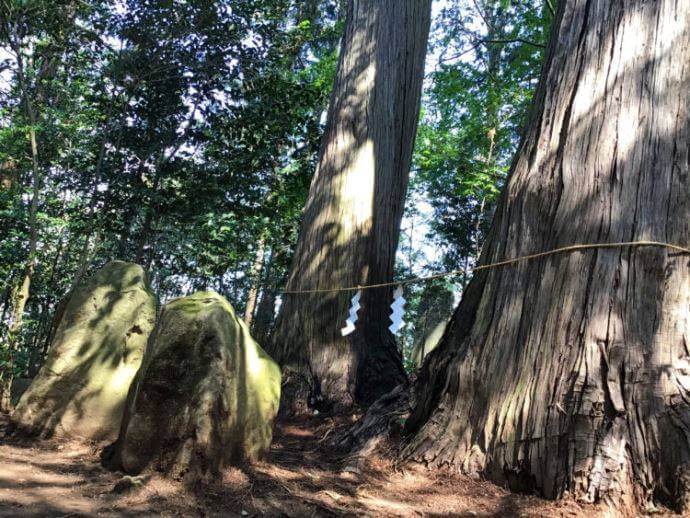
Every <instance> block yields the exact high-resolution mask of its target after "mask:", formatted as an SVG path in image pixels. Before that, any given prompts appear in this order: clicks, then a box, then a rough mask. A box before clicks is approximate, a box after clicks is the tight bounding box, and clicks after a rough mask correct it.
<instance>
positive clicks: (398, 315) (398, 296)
mask: <svg viewBox="0 0 690 518" xmlns="http://www.w3.org/2000/svg"><path fill="white" fill-rule="evenodd" d="M405 302H406V300H405V297H403V288H402V286H398V287H397V288H396V289H395V291H394V292H393V304H391V309H392V310H393V313H392V314H391V316H390V319H391V321H392V322H393V323H392V324H391V325H390V326H388V329H390V332H391V333H393V334H397V333H398V331H399V330H400V328H401V327H402V326H404V325H405V321H404V320H403V316H404V315H405Z"/></svg>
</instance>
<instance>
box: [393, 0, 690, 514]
mask: <svg viewBox="0 0 690 518" xmlns="http://www.w3.org/2000/svg"><path fill="white" fill-rule="evenodd" d="M548 54H549V57H548V58H547V61H546V64H545V66H544V70H543V72H542V78H541V86H540V88H539V90H538V92H537V95H536V97H535V107H534V109H533V113H532V117H531V123H530V125H529V128H528V130H527V132H526V134H525V136H524V139H523V142H522V144H521V147H520V149H519V152H518V154H517V156H516V159H515V161H514V163H513V167H512V171H511V176H510V181H509V183H508V185H507V187H506V189H505V190H504V193H503V197H502V200H501V202H500V204H499V207H498V209H497V211H496V215H495V217H494V221H493V225H492V229H491V232H490V233H489V237H488V239H487V242H486V244H485V246H484V250H483V252H482V256H481V260H480V262H481V263H483V264H487V263H491V262H495V261H497V260H501V259H504V258H509V257H516V256H521V255H525V254H530V253H533V252H538V251H544V250H549V249H553V248H556V247H560V246H565V245H571V244H575V243H607V242H608V243H614V242H622V241H633V240H656V241H665V242H669V243H676V244H680V245H685V246H687V245H688V243H689V239H688V238H689V237H690V217H689V216H690V184H689V180H688V169H689V166H688V163H689V160H690V156H689V149H688V147H689V143H690V127H689V126H690V124H689V120H688V91H690V60H688V56H689V55H690V10H689V9H688V8H687V5H685V4H683V3H682V2H677V1H674V0H659V1H656V2H648V1H644V0H628V1H623V0H611V1H609V2H594V1H591V0H565V1H562V2H559V9H558V12H557V15H556V18H555V20H554V26H553V32H552V36H551V42H550V45H549V52H548ZM689 259H690V258H689V257H688V255H687V254H682V253H677V252H674V251H672V250H669V249H666V248H662V247H621V248H610V249H595V250H586V251H579V252H573V253H565V254H558V255H552V256H549V257H546V258H543V259H539V260H534V261H528V262H522V263H518V264H516V265H513V266H509V267H503V268H495V269H490V270H484V271H479V272H477V274H476V275H475V277H474V278H473V279H472V281H471V282H470V284H469V286H468V287H467V290H466V292H465V294H464V297H463V300H462V302H461V303H460V305H459V307H458V308H457V309H456V312H455V314H454V316H453V319H452V320H451V322H450V324H449V327H448V329H447V330H446V333H445V335H444V338H443V340H442V343H441V345H440V346H439V348H438V349H437V350H436V351H434V353H432V354H431V355H430V356H429V358H428V360H427V361H426V362H425V364H424V367H423V370H422V373H421V375H420V380H419V383H418V384H417V405H416V408H415V411H414V412H413V415H412V416H411V417H410V419H409V420H408V423H407V428H408V431H409V432H411V433H413V436H412V437H411V439H410V443H409V444H408V447H407V450H406V454H407V455H409V456H411V457H412V458H415V459H417V460H419V461H423V462H426V463H427V464H429V465H431V466H441V465H444V464H448V465H452V466H455V467H458V468H460V469H462V470H464V471H466V472H483V473H484V474H485V475H486V476H488V477H489V478H491V479H494V480H500V481H507V482H508V483H509V484H510V485H511V486H512V487H513V488H515V489H526V490H536V491H539V492H541V493H543V494H544V495H546V496H547V497H558V496H561V495H563V494H564V493H565V492H566V491H568V492H569V493H570V494H573V495H576V496H578V497H583V498H585V499H589V500H595V499H598V498H602V497H607V498H614V499H617V497H622V499H623V501H625V502H629V503H632V501H633V500H637V501H638V502H649V500H650V499H652V497H654V496H655V495H656V496H662V495H663V496H665V497H666V498H669V497H670V498H680V500H681V502H680V503H682V501H683V500H684V499H687V495H688V493H687V491H688V489H690V486H689V485H688V484H686V483H685V482H684V480H687V479H688V469H689V466H690V442H689V438H690V405H689V404H688V401H689V397H690V393H689V392H688V389H690V376H689V374H690V370H689V366H690V350H689V349H688V348H689V346H690V314H689V310H688V307H689V304H690V260H689Z"/></svg>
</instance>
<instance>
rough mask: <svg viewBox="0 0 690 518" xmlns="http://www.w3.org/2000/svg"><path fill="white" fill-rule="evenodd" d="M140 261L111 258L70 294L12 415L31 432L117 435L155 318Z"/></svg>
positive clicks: (89, 436) (97, 437) (152, 298)
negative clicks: (42, 358) (45, 352)
mask: <svg viewBox="0 0 690 518" xmlns="http://www.w3.org/2000/svg"><path fill="white" fill-rule="evenodd" d="M156 306H157V304H156V298H155V296H154V295H153V293H152V292H151V290H150V289H149V285H148V281H147V278H146V274H145V272H144V270H143V269H142V268H141V266H139V265H136V264H132V263H125V262H122V261H113V262H110V263H108V264H106V265H105V266H104V267H103V268H101V269H100V270H99V271H98V272H97V273H96V274H95V275H94V276H93V277H92V278H90V279H89V280H88V281H86V282H85V283H84V284H82V285H81V286H79V287H77V288H76V289H75V290H74V292H73V293H72V294H71V295H70V296H69V299H68V302H67V304H66V306H65V308H64V313H63V314H62V316H61V317H59V322H57V328H56V332H55V337H54V339H53V342H52V344H51V347H50V350H49V352H48V358H47V359H46V363H45V365H43V367H42V368H41V370H40V371H39V373H38V375H37V376H36V377H35V378H34V381H33V383H32V384H31V386H30V387H29V388H28V390H27V391H26V392H25V393H24V394H23V395H22V397H21V399H20V400H19V403H18V404H17V407H16V409H15V411H14V412H13V414H12V416H11V419H12V422H13V425H14V426H15V428H17V429H19V430H20V431H22V432H25V433H28V434H41V435H43V436H49V435H52V434H53V433H57V434H61V435H70V436H76V437H81V438H85V439H93V440H106V439H107V440H113V439H115V438H116V437H117V434H118V431H119V429H120V425H121V422H122V415H123V413H124V407H125V401H126V398H127V393H128V390H129V386H130V384H131V382H132V379H133V378H134V376H135V374H136V372H137V371H138V369H139V367H140V365H141V360H142V358H143V354H144V350H145V348H146V341H147V339H148V336H149V334H150V332H151V330H152V329H153V327H154V325H155V320H156V310H157V307H156Z"/></svg>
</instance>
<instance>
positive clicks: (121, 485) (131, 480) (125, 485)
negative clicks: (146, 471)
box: [112, 475, 148, 493]
mask: <svg viewBox="0 0 690 518" xmlns="http://www.w3.org/2000/svg"><path fill="white" fill-rule="evenodd" d="M147 479H148V477H146V476H143V475H140V476H138V477H130V476H129V475H125V476H124V477H122V478H121V479H120V480H118V481H117V482H115V486H114V487H113V491H112V492H113V493H124V492H126V491H131V490H132V489H135V488H139V487H143V486H144V484H145V483H146V480H147Z"/></svg>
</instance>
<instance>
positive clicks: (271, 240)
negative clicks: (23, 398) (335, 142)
mask: <svg viewBox="0 0 690 518" xmlns="http://www.w3.org/2000/svg"><path fill="white" fill-rule="evenodd" d="M2 9H3V13H2V15H3V19H2V22H3V23H2V26H1V27H0V44H1V51H0V52H1V53H2V54H0V58H1V59H2V61H1V62H0V63H1V64H2V76H1V77H2V84H1V85H0V86H1V88H0V96H1V98H0V167H1V175H2V190H1V191H0V218H1V219H2V225H0V233H1V239H0V243H1V244H0V269H1V272H0V313H1V315H2V319H1V327H0V341H1V342H2V343H3V344H8V343H9V342H10V341H11V342H13V346H12V348H13V349H14V353H13V354H12V356H13V369H14V371H15V372H14V373H15V375H17V376H22V375H29V376H32V375H33V374H35V373H36V372H37V369H38V367H39V366H40V364H41V363H42V359H43V358H44V357H45V354H46V351H47V348H48V346H49V343H50V340H51V336H50V330H51V325H50V322H51V318H52V314H53V313H54V311H55V308H56V307H57V305H58V303H59V302H60V300H62V299H63V298H64V297H65V296H66V294H67V293H68V292H69V291H70V290H71V289H73V287H74V286H75V285H77V284H78V283H79V280H80V279H82V278H83V277H84V276H85V275H87V274H88V273H90V272H91V271H92V270H94V269H96V268H98V267H100V266H101V265H103V264H104V263H105V262H107V261H109V260H114V259H117V260H128V261H134V262H137V263H139V264H141V265H142V266H144V267H145V268H146V269H147V270H148V271H149V272H150V276H151V282H152V286H153V289H154V291H155V292H156V293H157V294H158V296H159V298H160V299H161V300H167V299H169V298H171V297H175V296H178V295H184V294H190V293H192V292H193V291H196V290H199V289H214V290H216V291H218V292H219V293H221V294H223V295H225V296H226V297H227V298H228V300H230V301H231V302H232V304H233V306H235V307H236V308H237V309H238V311H240V312H245V310H246V306H247V304H248V301H251V302H250V303H251V304H253V306H254V307H251V308H250V310H251V312H252V315H253V319H254V323H253V326H254V333H255V334H256V335H257V336H258V337H259V339H261V338H262V337H266V336H267V335H268V333H269V332H270V329H271V326H272V323H273V318H274V316H275V315H274V313H275V311H274V310H275V307H276V305H277V304H280V297H279V291H280V290H281V289H282V288H283V287H284V285H285V282H286V280H287V270H288V267H289V265H290V262H291V258H292V253H293V251H294V246H295V243H296V239H297V231H298V225H299V221H300V217H301V211H302V209H303V207H304V204H305V201H306V196H307V191H308V188H309V184H310V181H311V177H312V175H313V173H314V169H315V166H316V159H317V153H318V149H319V145H320V138H321V135H322V132H323V127H324V122H325V121H324V113H325V109H326V108H327V105H328V100H329V96H330V92H331V87H332V84H333V77H334V74H335V69H336V65H337V59H338V51H339V38H340V35H341V34H342V31H343V26H344V16H345V6H344V3H343V2H337V1H310V2H292V1H288V0H260V1H257V0H251V1H249V0H242V1H235V0H233V1H226V2H210V1H208V2H206V1H194V2H183V3H172V2H168V1H157V0H153V1H151V0H146V1H138V0H131V1H130V0H127V1H123V2H107V1H104V2H100V1H89V2H48V1H40V0H31V1H13V0H7V1H6V2H3V4H2ZM551 17H552V13H551V11H550V10H549V8H548V6H546V5H545V4H543V2H540V1H537V0H535V1H534V2H520V3H516V4H514V5H513V4H509V3H506V2H501V1H485V2H480V3H478V4H477V5H473V3H471V2H464V1H460V0H457V1H452V2H439V4H438V5H435V6H434V20H433V27H432V34H431V37H430V42H429V52H428V57H427V64H426V69H427V72H426V75H425V80H424V93H423V106H422V119H421V123H420V127H419V130H418V138H417V142H416V147H415V154H414V159H413V165H412V173H411V184H410V189H409V192H408V195H407V202H406V204H405V207H406V209H405V217H404V220H403V230H402V233H401V238H400V247H399V252H398V260H397V263H396V275H397V276H398V277H406V276H409V275H411V274H412V275H419V274H423V273H428V272H431V271H438V270H445V269H462V268H464V269H466V271H467V274H466V275H463V276H462V277H461V278H453V279H448V282H449V283H450V284H448V283H442V284H438V283H430V284H427V285H420V286H414V287H412V288H411V289H412V290H413V291H412V292H411V293H410V294H409V295H408V297H407V298H408V299H409V303H408V308H407V310H408V315H409V316H408V318H407V320H408V321H409V322H410V324H409V325H407V326H406V328H405V329H404V330H403V335H402V337H401V342H400V344H399V347H400V348H401V350H402V351H404V355H405V358H411V350H412V346H413V341H414V336H416V335H419V336H421V334H423V330H422V328H423V327H424V324H422V325H416V324H415V322H419V321H421V322H425V321H426V317H425V316H424V314H423V313H424V308H425V307H426V306H429V304H431V305H433V304H434V302H433V301H434V300H436V299H438V297H439V296H442V297H443V295H439V294H442V293H450V292H452V293H454V296H455V298H457V297H459V296H460V293H461V291H462V286H464V285H465V284H466V282H467V279H468V278H469V276H470V275H471V267H472V264H473V263H474V261H475V259H476V256H477V253H478V250H479V248H480V244H481V241H482V235H483V233H484V231H485V230H486V227H487V224H488V221H489V220H490V215H491V212H492V207H493V203H494V201H495V199H496V196H497V193H498V191H499V189H500V186H501V185H502V183H503V181H504V178H505V174H506V171H507V167H508V164H509V161H510V156H511V154H512V152H513V151H514V149H515V147H516V145H517V142H518V139H519V132H520V128H521V125H522V124H523V123H524V120H525V117H526V110H527V106H528V103H529V99H530V97H531V92H532V90H533V88H534V86H535V84H536V80H537V78H538V75H539V68H540V65H541V59H542V56H543V50H544V45H545V40H546V36H547V34H546V33H547V29H548V24H549V21H550V19H551ZM34 141H35V148H34V147H32V142H34ZM27 265H31V268H32V272H31V281H30V286H29V288H28V293H27V296H26V297H25V299H24V301H23V304H25V306H23V307H22V308H21V309H22V311H21V313H22V314H21V315H19V314H17V311H16V306H17V296H18V295H19V292H20V291H21V287H22V284H23V283H24V281H25V277H26V271H27ZM20 305H22V303H20ZM418 307H419V308H421V309H418ZM450 310H451V307H450V306H449V305H445V306H444V307H443V308H442V310H441V312H442V313H443V314H444V315H445V316H444V317H443V318H446V317H447V316H449V314H450ZM417 311H421V319H417V318H415V317H414V315H416V313H417ZM18 320H20V321H21V323H20V325H17V324H18V322H17V321H18ZM336 325H339V323H338V324H336ZM13 327H16V333H15V334H16V336H15V337H14V338H12V337H11V336H10V335H11V334H12V333H11V329H12V328H13ZM420 333H421V334H420ZM2 351H3V352H2V354H3V360H2V361H8V360H9V359H8V358H7V355H8V353H9V351H8V348H7V346H3V348H2Z"/></svg>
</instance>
